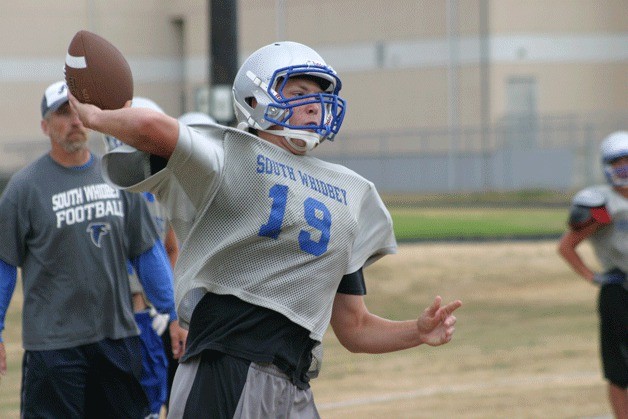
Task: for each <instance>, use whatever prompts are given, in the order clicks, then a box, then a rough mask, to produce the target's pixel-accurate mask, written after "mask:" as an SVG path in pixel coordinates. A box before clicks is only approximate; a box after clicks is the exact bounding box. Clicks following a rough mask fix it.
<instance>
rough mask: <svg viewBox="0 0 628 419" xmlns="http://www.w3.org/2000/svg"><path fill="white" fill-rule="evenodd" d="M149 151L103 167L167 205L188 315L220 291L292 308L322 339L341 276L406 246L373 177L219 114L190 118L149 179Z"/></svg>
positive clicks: (182, 312)
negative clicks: (223, 120)
mask: <svg viewBox="0 0 628 419" xmlns="http://www.w3.org/2000/svg"><path fill="white" fill-rule="evenodd" d="M146 158H147V156H146V155H145V154H143V153H139V152H133V150H132V149H130V148H129V147H127V148H120V149H116V150H114V151H112V152H110V153H108V154H107V155H106V156H105V158H104V169H105V177H106V178H107V179H109V180H110V181H111V182H113V183H114V184H115V185H117V186H118V187H128V188H129V189H131V190H135V191H140V190H150V191H151V192H153V193H154V194H155V195H156V196H157V198H158V199H159V200H160V202H161V203H162V204H164V206H166V207H167V211H168V213H169V214H170V215H171V222H172V225H173V227H174V229H175V233H176V235H177V237H178V238H179V239H180V240H181V241H182V242H183V243H182V246H181V254H180V256H179V259H178V261H177V266H176V268H175V281H176V284H175V294H176V300H177V311H178V314H179V318H180V321H182V322H183V323H188V322H189V319H190V317H191V314H192V311H193V309H194V306H195V304H196V302H198V300H199V299H200V298H201V297H202V295H203V294H204V292H206V291H210V292H213V293H216V294H231V295H235V296H237V297H238V298H240V299H242V300H244V301H247V302H249V303H252V304H256V305H259V306H263V307H266V308H269V309H272V310H275V311H277V312H279V313H282V314H283V315H285V316H286V317H288V318H289V319H291V320H292V321H293V322H295V323H297V324H299V325H301V326H302V327H304V328H306V329H307V330H309V331H310V332H311V333H310V335H311V337H312V338H313V339H315V340H318V341H320V340H321V339H322V337H323V334H324V332H325V330H326V328H327V325H328V324H329V319H330V316H331V308H332V304H333V299H334V296H335V292H336V289H337V287H338V284H339V282H340V280H341V279H342V276H343V275H345V274H347V273H351V272H354V271H356V270H358V269H359V268H361V267H363V266H366V265H368V264H370V263H372V262H374V261H375V260H376V259H378V258H379V257H381V256H383V255H385V254H388V253H394V251H395V249H396V243H395V238H394V234H393V231H392V221H391V218H390V214H389V213H388V211H387V210H386V208H385V206H384V205H383V203H382V201H381V199H380V197H379V195H378V194H377V191H376V189H375V187H374V185H373V184H372V183H371V182H369V181H367V180H366V179H364V178H362V177H361V176H359V175H358V174H356V173H355V172H353V171H351V170H349V169H347V168H345V167H343V166H339V165H335V164H331V163H327V162H324V161H321V160H319V159H317V158H314V157H310V156H296V155H293V154H292V153H289V152H287V151H286V150H283V149H282V148H279V147H277V146H275V145H273V144H271V143H269V142H267V141H264V140H261V139H259V138H258V137H255V136H253V135H250V134H247V133H245V132H242V131H239V130H235V129H231V128H225V127H220V126H215V127H214V128H212V129H209V130H207V131H205V132H202V133H201V132H200V131H198V130H196V129H190V128H188V127H186V126H184V125H180V127H179V141H178V143H177V147H176V149H175V151H174V153H173V155H172V156H171V158H170V160H169V162H168V164H167V166H166V168H165V169H163V170H161V171H160V172H158V173H157V174H155V175H153V176H149V177H148V178H147V179H145V180H143V181H142V180H141V179H142V176H143V175H142V173H141V168H142V167H146V163H145V160H146ZM134 159H135V160H136V163H138V164H129V162H130V161H133V160H134ZM142 160H144V163H142V162H141V161H142ZM138 169H140V170H139V171H140V172H138ZM144 175H145V173H144ZM133 182H136V183H133Z"/></svg>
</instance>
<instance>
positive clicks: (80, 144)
mask: <svg viewBox="0 0 628 419" xmlns="http://www.w3.org/2000/svg"><path fill="white" fill-rule="evenodd" d="M61 147H62V148H63V150H64V151H65V152H66V153H76V152H77V151H81V150H83V149H85V148H86V147H87V142H86V141H85V142H84V141H71V142H70V141H66V142H63V143H61Z"/></svg>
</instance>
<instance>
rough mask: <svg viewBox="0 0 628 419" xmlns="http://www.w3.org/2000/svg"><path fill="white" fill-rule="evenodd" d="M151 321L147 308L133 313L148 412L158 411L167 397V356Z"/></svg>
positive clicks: (141, 380)
mask: <svg viewBox="0 0 628 419" xmlns="http://www.w3.org/2000/svg"><path fill="white" fill-rule="evenodd" d="M152 321H153V319H152V318H151V317H150V314H149V312H148V310H145V311H140V312H137V313H135V322H136V323H137V326H138V327H139V328H140V340H141V343H142V377H141V379H140V382H141V384H142V387H143V388H144V391H145V392H146V396H147V397H148V404H149V406H150V413H159V411H160V410H161V406H162V405H164V404H166V399H167V397H168V358H167V357H166V352H165V351H164V344H163V342H162V340H161V337H160V336H159V335H158V334H157V333H156V332H155V330H154V329H153V326H152ZM164 333H168V331H166V332H164Z"/></svg>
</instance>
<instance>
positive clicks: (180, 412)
mask: <svg viewBox="0 0 628 419" xmlns="http://www.w3.org/2000/svg"><path fill="white" fill-rule="evenodd" d="M200 362H201V356H200V355H199V356H196V357H194V358H193V359H190V360H188V361H186V362H184V363H181V364H179V366H178V368H177V372H176V375H175V378H174V382H173V384H172V390H171V394H170V403H169V411H168V419H179V418H183V417H184V413H185V412H186V411H187V413H190V412H191V411H192V412H193V411H194V408H193V407H192V408H191V406H187V408H186V405H187V404H188V398H189V395H190V393H191V391H192V386H193V385H194V382H195V380H196V375H197V373H198V370H199V365H200ZM203 391H207V392H210V391H213V392H215V391H216V390H215V389H211V388H205V389H203ZM218 391H219V392H220V391H223V392H224V391H229V390H228V389H224V388H221V389H220V390H218ZM237 400H238V402H237V406H236V409H235V413H234V415H233V417H234V418H243V419H268V418H286V419H288V418H290V419H293V418H294V419H318V418H320V416H319V414H318V411H317V410H316V406H315V405H314V397H313V395H312V390H311V389H307V390H300V389H299V388H297V387H296V386H295V385H294V384H292V382H291V381H290V380H289V379H288V376H287V375H285V374H284V373H283V372H282V371H280V370H279V368H277V367H276V366H274V365H272V364H264V365H260V364H256V363H254V362H252V363H251V364H250V365H249V367H248V371H247V372H246V382H245V383H244V387H243V388H242V392H241V393H240V395H239V398H238V399H237ZM202 410H206V408H203V409H202ZM211 410H212V412H207V411H196V412H195V413H194V415H195V416H196V417H209V416H211V417H218V416H219V415H217V416H214V415H215V414H216V413H218V412H219V411H223V407H222V406H215V407H214V408H211Z"/></svg>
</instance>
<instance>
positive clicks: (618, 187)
mask: <svg viewBox="0 0 628 419" xmlns="http://www.w3.org/2000/svg"><path fill="white" fill-rule="evenodd" d="M601 155H602V165H603V167H604V173H605V175H606V178H607V180H608V185H598V186H592V187H589V188H586V189H584V190H582V191H580V192H578V193H577V194H576V195H575V196H574V198H573V202H572V206H571V213H570V216H569V227H570V229H569V231H567V232H566V233H565V234H564V235H563V237H562V238H561V240H560V243H559V247H558V250H559V253H560V255H561V256H562V257H563V258H564V259H565V261H566V262H567V263H568V264H569V266H571V267H572V268H573V269H574V270H575V271H576V272H577V273H578V274H579V275H580V276H581V277H583V278H584V279H586V280H587V281H589V282H591V283H592V284H595V285H598V286H599V287H600V293H599V297H598V311H599V316H600V350H601V358H602V366H603V370H604V377H605V378H606V379H607V380H608V395H609V400H610V403H611V406H612V408H613V412H614V413H615V417H617V418H622V419H626V418H628V393H627V391H626V387H627V386H628V282H627V280H626V272H628V132H626V131H619V132H615V133H613V134H611V135H609V136H608V137H607V138H606V139H605V140H604V142H603V143H602V146H601ZM584 240H589V242H590V243H591V244H592V245H593V249H594V251H595V254H596V256H597V258H598V260H599V263H600V264H601V266H602V269H603V272H600V273H598V272H595V271H594V270H593V269H591V268H590V267H589V265H588V264H586V263H585V261H584V260H583V259H582V258H581V257H580V255H579V254H578V252H577V251H576V248H577V247H578V245H579V244H580V243H582V242H583V241H584Z"/></svg>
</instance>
